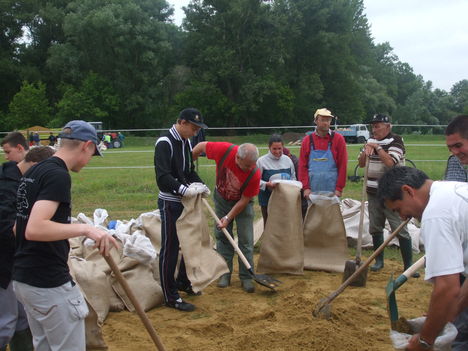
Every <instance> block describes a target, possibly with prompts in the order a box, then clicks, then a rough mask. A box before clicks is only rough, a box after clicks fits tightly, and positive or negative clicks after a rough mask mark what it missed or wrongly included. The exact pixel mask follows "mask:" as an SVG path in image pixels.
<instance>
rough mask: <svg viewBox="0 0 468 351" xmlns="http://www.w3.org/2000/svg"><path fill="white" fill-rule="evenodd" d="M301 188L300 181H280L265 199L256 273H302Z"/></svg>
mask: <svg viewBox="0 0 468 351" xmlns="http://www.w3.org/2000/svg"><path fill="white" fill-rule="evenodd" d="M295 183H297V182H295ZM301 187H302V184H301V183H299V186H297V185H295V184H293V183H292V182H291V181H283V182H280V183H278V184H277V185H276V187H275V188H274V190H273V192H272V194H271V196H270V200H269V202H268V219H267V222H266V226H265V230H264V232H263V235H262V244H261V246H260V257H259V259H258V264H257V272H259V273H287V274H303V272H304V237H303V233H302V215H301Z"/></svg>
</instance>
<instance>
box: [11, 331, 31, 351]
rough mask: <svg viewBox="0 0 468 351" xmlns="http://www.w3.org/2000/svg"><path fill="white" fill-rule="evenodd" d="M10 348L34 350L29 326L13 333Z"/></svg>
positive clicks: (15, 350) (13, 350)
mask: <svg viewBox="0 0 468 351" xmlns="http://www.w3.org/2000/svg"><path fill="white" fill-rule="evenodd" d="M10 350H11V351H33V350H34V347H33V342H32V335H31V330H29V328H26V329H25V330H20V331H17V332H15V334H14V335H13V337H12V338H11V340H10Z"/></svg>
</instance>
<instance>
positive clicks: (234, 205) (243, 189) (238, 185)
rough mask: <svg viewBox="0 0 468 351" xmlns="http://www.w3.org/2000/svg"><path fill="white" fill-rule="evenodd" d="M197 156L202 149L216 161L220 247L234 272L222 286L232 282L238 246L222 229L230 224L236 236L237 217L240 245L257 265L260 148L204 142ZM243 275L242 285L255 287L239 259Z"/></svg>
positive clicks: (223, 279) (222, 280)
mask: <svg viewBox="0 0 468 351" xmlns="http://www.w3.org/2000/svg"><path fill="white" fill-rule="evenodd" d="M192 153H193V159H197V158H198V156H199V155H200V154H202V153H205V154H206V157H207V158H208V159H211V160H215V162H216V189H215V191H214V192H213V199H214V203H215V211H216V214H217V215H218V217H219V218H221V223H220V224H219V225H218V226H217V227H215V235H216V249H217V251H218V253H219V254H221V255H222V256H223V257H224V259H225V260H226V262H227V264H228V267H229V271H230V273H227V274H224V275H222V276H221V277H220V279H219V281H218V287H220V288H226V287H228V286H229V285H230V283H231V273H232V258H233V256H234V248H233V247H232V245H231V243H230V242H229V241H228V240H227V238H226V237H225V236H224V234H223V232H222V228H227V230H228V231H229V233H230V234H231V235H232V236H233V233H232V226H233V223H232V222H233V220H234V219H235V220H236V225H237V237H238V241H239V248H240V249H241V251H242V253H243V254H244V256H245V257H246V258H247V260H248V261H249V263H250V265H251V266H252V269H253V220H254V211H253V198H254V197H255V196H257V195H258V193H259V190H260V171H259V170H258V169H256V162H257V159H258V149H257V147H256V146H255V145H253V144H249V143H246V144H242V145H240V146H237V145H233V144H231V143H225V142H201V143H199V144H197V145H196V146H195V147H194V149H193V152H192ZM239 277H240V280H241V283H242V288H243V289H244V290H245V291H246V292H249V293H252V292H254V291H255V287H254V284H253V281H252V279H251V277H250V275H249V272H248V271H247V269H246V268H245V266H244V264H243V263H242V261H241V260H240V259H239Z"/></svg>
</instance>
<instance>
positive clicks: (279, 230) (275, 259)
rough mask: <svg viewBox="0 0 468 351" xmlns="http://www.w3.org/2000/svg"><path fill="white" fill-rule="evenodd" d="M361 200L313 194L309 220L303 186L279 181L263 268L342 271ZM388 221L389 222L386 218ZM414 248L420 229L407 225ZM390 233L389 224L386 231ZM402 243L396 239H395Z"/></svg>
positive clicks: (273, 196)
mask: <svg viewBox="0 0 468 351" xmlns="http://www.w3.org/2000/svg"><path fill="white" fill-rule="evenodd" d="M360 205H361V204H360V202H359V201H356V200H352V199H344V200H343V201H340V200H339V199H338V198H337V197H336V196H334V195H312V196H311V205H310V206H309V208H308V210H307V213H306V216H305V218H304V221H302V217H301V193H300V187H298V186H296V184H295V183H294V182H292V181H280V182H279V184H278V185H277V186H276V187H275V188H274V190H273V192H272V194H271V197H270V201H269V204H268V221H267V223H266V227H265V228H264V231H263V235H262V240H261V246H260V257H259V261H258V266H257V271H258V272H260V273H270V274H274V273H287V274H303V270H304V269H309V270H322V271H328V272H343V271H344V266H345V262H346V260H348V259H349V252H348V247H355V245H356V241H357V236H358V226H359V214H360V213H359V211H360ZM387 225H388V223H387ZM368 227H369V218H368V212H367V204H366V210H365V220H364V225H363V247H372V239H371V236H370V234H369V232H368ZM408 229H409V232H410V235H411V237H412V240H413V250H414V251H415V252H419V245H420V239H419V229H418V228H417V227H416V225H415V224H414V223H410V224H409V226H408ZM389 234H391V233H390V231H389V228H386V229H385V230H384V236H385V237H387V236H388V235H389ZM393 244H395V245H398V240H397V239H394V240H393V241H391V242H390V245H393Z"/></svg>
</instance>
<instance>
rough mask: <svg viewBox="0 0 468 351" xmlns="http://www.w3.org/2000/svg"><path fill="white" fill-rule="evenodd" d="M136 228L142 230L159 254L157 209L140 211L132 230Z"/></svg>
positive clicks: (159, 233) (159, 225) (159, 236)
mask: <svg viewBox="0 0 468 351" xmlns="http://www.w3.org/2000/svg"><path fill="white" fill-rule="evenodd" d="M136 228H138V229H141V230H143V231H144V233H145V235H146V236H147V237H148V238H149V239H150V240H151V244H153V247H154V249H155V250H156V252H157V253H158V254H159V251H161V217H160V216H159V210H155V211H152V212H146V213H142V214H141V215H140V216H139V217H138V218H137V220H136V225H135V226H134V228H133V230H135V229H136Z"/></svg>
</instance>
